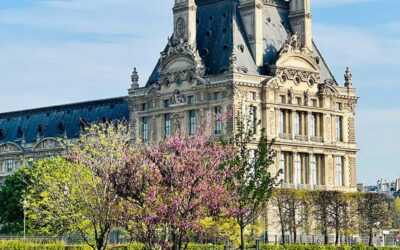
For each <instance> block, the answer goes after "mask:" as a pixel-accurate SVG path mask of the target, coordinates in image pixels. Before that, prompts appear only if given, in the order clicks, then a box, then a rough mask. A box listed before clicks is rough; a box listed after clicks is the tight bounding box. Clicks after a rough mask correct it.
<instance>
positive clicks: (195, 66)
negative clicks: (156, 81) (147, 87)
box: [160, 39, 205, 85]
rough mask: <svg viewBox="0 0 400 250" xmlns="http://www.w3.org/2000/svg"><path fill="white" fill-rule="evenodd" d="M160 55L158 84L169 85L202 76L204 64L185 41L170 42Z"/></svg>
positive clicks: (194, 49)
mask: <svg viewBox="0 0 400 250" xmlns="http://www.w3.org/2000/svg"><path fill="white" fill-rule="evenodd" d="M168 41H169V42H168V46H167V49H166V50H165V51H163V52H162V53H161V59H160V62H161V68H160V84H167V85H168V84H170V83H174V82H177V81H192V80H193V79H194V78H198V77H202V76H204V72H205V69H204V64H203V62H202V59H201V57H200V55H199V53H198V50H197V49H196V48H194V47H192V46H191V45H190V44H188V42H187V41H184V40H182V39H180V40H179V41H171V39H168Z"/></svg>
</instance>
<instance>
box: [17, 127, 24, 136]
mask: <svg viewBox="0 0 400 250" xmlns="http://www.w3.org/2000/svg"><path fill="white" fill-rule="evenodd" d="M23 137H24V130H23V129H22V127H18V130H17V138H18V139H21V138H23Z"/></svg>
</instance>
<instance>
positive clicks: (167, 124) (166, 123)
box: [164, 114, 171, 137]
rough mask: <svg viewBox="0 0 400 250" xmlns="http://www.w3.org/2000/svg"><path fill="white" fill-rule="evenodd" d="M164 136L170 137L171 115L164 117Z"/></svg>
mask: <svg viewBox="0 0 400 250" xmlns="http://www.w3.org/2000/svg"><path fill="white" fill-rule="evenodd" d="M164 136H165V137H168V136H171V115H170V114H165V115H164Z"/></svg>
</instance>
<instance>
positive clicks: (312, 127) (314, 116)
mask: <svg viewBox="0 0 400 250" xmlns="http://www.w3.org/2000/svg"><path fill="white" fill-rule="evenodd" d="M310 132H311V136H317V114H315V113H312V114H311V116H310Z"/></svg>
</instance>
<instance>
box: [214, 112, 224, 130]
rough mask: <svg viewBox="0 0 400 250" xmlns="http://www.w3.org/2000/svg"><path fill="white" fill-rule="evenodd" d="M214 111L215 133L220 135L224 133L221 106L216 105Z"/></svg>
mask: <svg viewBox="0 0 400 250" xmlns="http://www.w3.org/2000/svg"><path fill="white" fill-rule="evenodd" d="M214 113H215V134H216V135H219V134H221V133H222V121H221V114H222V111H221V107H215V108H214Z"/></svg>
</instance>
